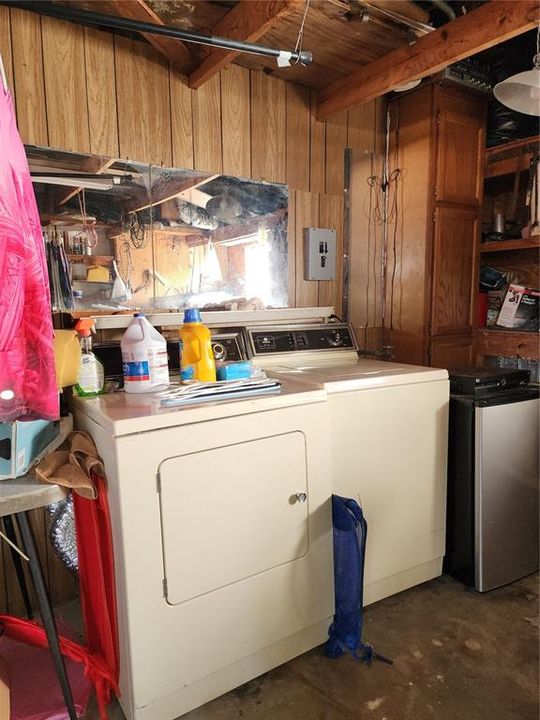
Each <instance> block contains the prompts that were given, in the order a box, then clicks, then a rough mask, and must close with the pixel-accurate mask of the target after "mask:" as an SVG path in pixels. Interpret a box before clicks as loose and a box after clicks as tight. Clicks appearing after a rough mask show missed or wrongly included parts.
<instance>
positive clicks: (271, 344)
mask: <svg viewBox="0 0 540 720" xmlns="http://www.w3.org/2000/svg"><path fill="white" fill-rule="evenodd" d="M248 334H249V338H250V343H251V349H252V351H253V354H254V355H269V354H274V353H289V352H302V351H309V350H318V351H320V350H356V349H357V348H356V341H355V338H354V335H353V332H352V329H351V327H350V326H349V325H347V324H345V323H339V324H338V323H335V324H334V323H333V324H327V325H306V326H303V327H298V326H295V327H279V328H276V327H274V328H255V329H248Z"/></svg>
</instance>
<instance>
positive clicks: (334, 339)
mask: <svg viewBox="0 0 540 720" xmlns="http://www.w3.org/2000/svg"><path fill="white" fill-rule="evenodd" d="M326 337H327V338H328V344H329V345H331V346H332V347H339V346H340V345H343V337H342V335H341V333H340V332H339V330H329V331H328V332H327V333H326Z"/></svg>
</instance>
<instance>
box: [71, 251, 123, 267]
mask: <svg viewBox="0 0 540 720" xmlns="http://www.w3.org/2000/svg"><path fill="white" fill-rule="evenodd" d="M67 257H68V260H69V261H70V262H73V263H84V264H85V265H106V264H107V263H112V261H113V260H114V257H113V255H77V254H73V253H71V254H68V256H67Z"/></svg>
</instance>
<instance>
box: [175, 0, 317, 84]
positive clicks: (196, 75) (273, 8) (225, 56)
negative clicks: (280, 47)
mask: <svg viewBox="0 0 540 720" xmlns="http://www.w3.org/2000/svg"><path fill="white" fill-rule="evenodd" d="M303 7H304V3H303V0H240V2H239V3H238V5H235V7H234V8H233V9H232V10H230V11H229V12H228V13H227V14H226V15H225V16H224V17H223V18H222V19H221V20H219V22H217V23H216V24H215V25H214V27H213V28H212V35H216V36H219V37H225V38H227V39H228V40H240V41H242V42H253V43H254V42H257V40H258V39H259V38H261V37H262V36H263V35H264V34H265V33H267V32H268V31H269V30H270V29H271V28H272V27H274V25H276V24H277V23H278V22H279V20H280V19H282V18H284V17H285V16H286V15H288V14H290V13H291V12H300V11H301V10H302V9H303ZM237 55H239V53H238V51H237V50H221V49H220V48H211V49H210V50H209V51H208V53H207V55H206V57H205V58H204V60H203V61H202V63H201V64H200V65H199V66H198V67H197V68H195V70H193V72H192V73H191V74H190V76H189V79H188V84H189V87H191V88H195V89H196V88H199V87H201V85H203V84H204V83H205V82H207V81H208V80H210V78H212V77H213V76H214V75H215V74H216V73H218V72H219V71H220V70H221V68H223V67H225V65H228V64H229V63H230V62H232V61H233V60H234V58H235V57H237Z"/></svg>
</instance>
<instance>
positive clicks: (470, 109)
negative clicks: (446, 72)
mask: <svg viewBox="0 0 540 720" xmlns="http://www.w3.org/2000/svg"><path fill="white" fill-rule="evenodd" d="M437 100H438V102H437V109H436V123H437V125H438V133H437V135H438V136H437V172H436V182H435V190H434V196H435V200H436V201H437V202H451V203H459V204H471V205H476V206H478V205H479V204H480V202H481V199H482V165H483V153H482V149H483V147H484V126H485V112H484V110H483V104H482V103H480V104H479V101H478V98H477V97H476V96H469V95H465V94H464V93H463V92H452V91H450V90H449V89H448V88H446V89H443V90H441V91H440V92H439V94H438V98H437Z"/></svg>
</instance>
